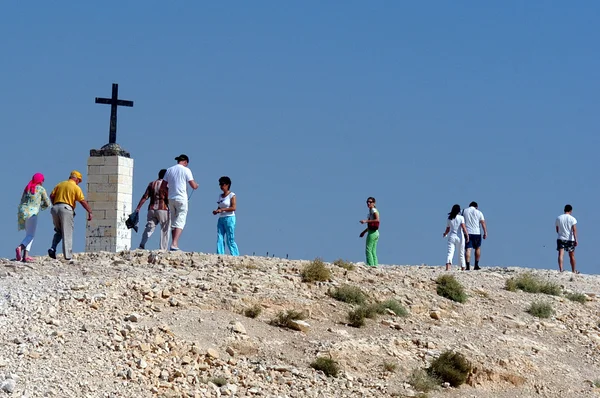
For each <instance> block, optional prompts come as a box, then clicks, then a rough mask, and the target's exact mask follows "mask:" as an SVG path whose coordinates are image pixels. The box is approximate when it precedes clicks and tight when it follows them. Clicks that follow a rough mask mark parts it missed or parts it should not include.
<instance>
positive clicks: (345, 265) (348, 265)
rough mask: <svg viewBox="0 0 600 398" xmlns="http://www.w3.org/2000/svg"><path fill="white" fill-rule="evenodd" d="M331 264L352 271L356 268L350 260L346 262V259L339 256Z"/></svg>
mask: <svg viewBox="0 0 600 398" xmlns="http://www.w3.org/2000/svg"><path fill="white" fill-rule="evenodd" d="M333 265H335V266H336V267H340V268H343V269H345V270H348V271H354V269H355V268H356V267H355V266H354V264H352V263H351V262H348V261H346V260H342V259H341V258H338V259H337V260H335V261H334V262H333Z"/></svg>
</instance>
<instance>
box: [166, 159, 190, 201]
mask: <svg viewBox="0 0 600 398" xmlns="http://www.w3.org/2000/svg"><path fill="white" fill-rule="evenodd" d="M193 179H194V176H193V175H192V171H191V170H190V169H188V168H187V167H185V166H183V165H181V164H176V165H175V166H171V167H169V168H168V169H167V172H166V174H165V178H164V180H165V181H166V182H167V184H169V199H173V200H178V201H181V202H187V200H188V196H187V185H188V183H189V182H190V181H192V180H193Z"/></svg>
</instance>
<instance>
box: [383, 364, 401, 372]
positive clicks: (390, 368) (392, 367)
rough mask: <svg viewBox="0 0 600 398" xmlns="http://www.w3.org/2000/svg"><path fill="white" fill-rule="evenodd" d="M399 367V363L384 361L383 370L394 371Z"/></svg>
mask: <svg viewBox="0 0 600 398" xmlns="http://www.w3.org/2000/svg"><path fill="white" fill-rule="evenodd" d="M397 369H398V364H395V363H394V362H387V361H386V362H384V363H383V370H385V371H386V372H390V373H394V372H395V371H396V370H397Z"/></svg>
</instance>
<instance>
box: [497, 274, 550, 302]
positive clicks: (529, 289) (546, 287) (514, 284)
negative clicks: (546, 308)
mask: <svg viewBox="0 0 600 398" xmlns="http://www.w3.org/2000/svg"><path fill="white" fill-rule="evenodd" d="M505 287H506V290H509V291H511V292H516V291H517V290H522V291H524V292H526V293H544V294H549V295H552V296H559V295H560V293H561V288H560V286H558V285H557V284H556V283H553V282H549V281H544V280H542V279H540V278H538V277H537V276H535V275H533V274H532V273H531V272H525V273H523V274H521V275H518V276H515V277H514V278H510V279H508V280H507V281H506V286H505Z"/></svg>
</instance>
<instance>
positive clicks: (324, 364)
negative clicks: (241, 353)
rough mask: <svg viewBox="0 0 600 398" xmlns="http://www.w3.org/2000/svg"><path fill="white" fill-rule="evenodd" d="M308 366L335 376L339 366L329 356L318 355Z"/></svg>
mask: <svg viewBox="0 0 600 398" xmlns="http://www.w3.org/2000/svg"><path fill="white" fill-rule="evenodd" d="M310 367H311V368H313V369H315V370H320V371H321V372H323V373H325V375H327V376H331V377H337V375H338V373H339V372H340V366H339V365H338V363H337V362H336V361H334V360H333V359H331V358H325V357H319V358H317V359H315V361H314V362H313V363H311V364H310Z"/></svg>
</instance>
